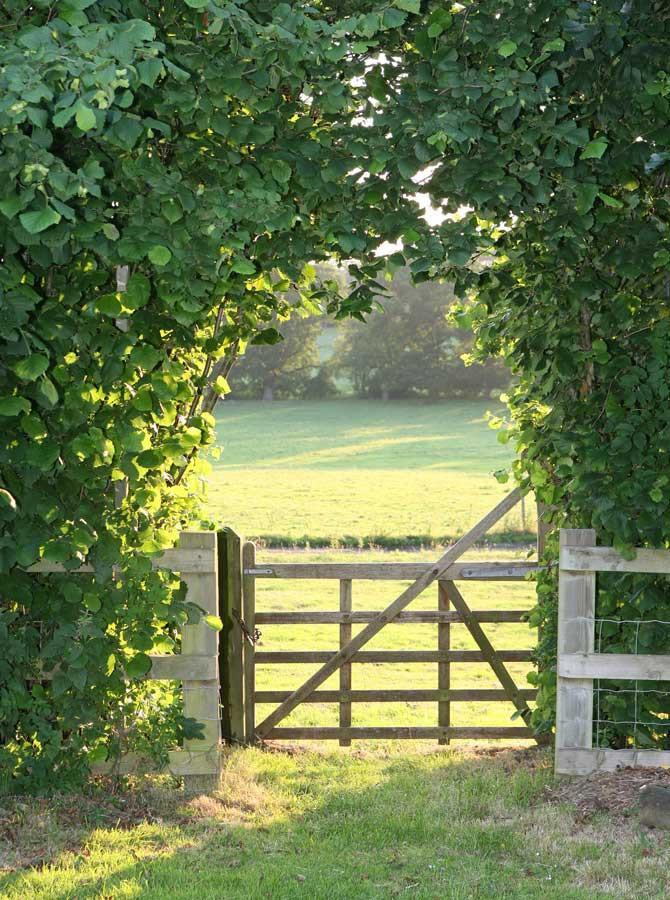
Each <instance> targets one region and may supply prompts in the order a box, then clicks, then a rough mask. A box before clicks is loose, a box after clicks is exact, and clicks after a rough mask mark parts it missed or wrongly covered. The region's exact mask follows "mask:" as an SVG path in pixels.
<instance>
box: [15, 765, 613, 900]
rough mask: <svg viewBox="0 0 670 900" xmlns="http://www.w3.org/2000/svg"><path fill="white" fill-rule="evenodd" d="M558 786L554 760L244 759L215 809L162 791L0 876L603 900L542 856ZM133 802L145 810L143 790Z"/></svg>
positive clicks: (271, 892) (318, 894) (88, 892)
mask: <svg viewBox="0 0 670 900" xmlns="http://www.w3.org/2000/svg"><path fill="white" fill-rule="evenodd" d="M549 780H550V762H549V759H548V756H547V754H546V753H543V752H541V751H538V750H535V749H532V748H531V749H524V750H517V751H514V750H505V751H491V752H480V753H476V754H473V753H467V754H462V753H458V752H451V751H449V750H446V751H444V752H442V753H426V754H421V753H417V754H416V755H403V756H402V757H401V756H396V755H388V756H384V755H380V754H378V753H376V754H374V755H364V754H357V753H355V752H354V753H352V754H343V753H337V754H335V753H329V754H319V753H314V752H306V751H305V752H303V751H298V752H295V753H290V754H287V753H279V752H263V751H259V750H251V751H239V752H236V753H234V754H232V755H231V757H230V759H229V761H228V765H227V768H226V771H225V773H224V778H223V783H222V790H221V791H220V792H219V793H218V794H217V796H216V797H214V798H209V797H201V798H197V799H194V800H192V801H190V802H187V801H185V800H184V799H183V796H180V795H179V794H177V793H176V792H169V791H167V790H163V791H162V792H161V791H156V790H155V789H154V791H153V794H151V793H149V794H146V795H142V796H146V797H147V798H148V799H147V800H146V801H145V802H146V814H145V815H144V816H138V819H137V821H136V822H134V824H131V823H130V822H129V821H127V822H122V823H119V826H120V827H119V826H114V825H113V824H111V827H110V823H108V824H107V827H104V828H102V827H101V825H102V823H101V822H96V823H94V822H90V824H89V825H86V824H84V823H81V827H80V828H79V830H78V831H77V830H76V825H75V828H74V830H71V831H70V839H69V840H68V841H66V843H65V845H64V846H63V847H62V848H61V850H60V852H59V853H57V854H55V856H54V858H53V861H52V863H51V864H46V865H44V866H42V867H41V868H40V869H36V870H34V871H32V872H25V871H24V872H20V873H14V874H12V875H9V876H6V877H5V878H4V879H0V895H1V896H3V897H7V898H21V900H24V898H30V897H48V898H49V900H66V898H68V900H69V898H78V900H79V898H92V897H96V898H102V897H105V898H107V897H109V898H116V897H142V898H148V900H154V898H156V900H157V898H161V900H162V898H184V900H191V898H223V897H225V898H245V900H247V898H253V900H255V898H280V900H284V898H286V900H289V898H290V900H293V898H305V897H308V898H310V900H312V898H314V900H322V898H323V900H326V898H328V900H331V898H336V900H339V898H342V900H345V898H346V900H349V898H359V897H360V898H381V897H395V896H405V895H406V896H411V897H413V898H447V897H448V898H464V900H465V898H487V900H488V898H492V897H515V898H524V897H528V898H535V897H538V898H539V897H543V898H544V897H549V898H561V900H565V898H575V900H576V898H586V897H594V896H605V894H600V893H599V892H597V891H596V892H594V890H593V888H590V889H588V890H582V889H581V888H577V887H573V885H572V883H571V871H570V870H569V869H568V870H567V871H561V870H560V867H559V865H558V863H553V862H551V861H548V860H547V858H546V857H545V856H544V855H543V856H542V857H540V854H539V852H538V851H537V850H536V847H535V844H534V843H533V838H532V834H531V832H532V828H534V827H535V826H532V822H533V821H534V819H535V818H536V815H535V814H536V813H537V812H538V810H541V809H542V792H543V789H544V787H545V785H546V784H547V782H548V781H549ZM152 797H153V799H151V798H152ZM127 803H128V804H130V805H131V806H132V805H133V804H135V805H137V803H138V794H137V792H135V795H134V797H133V795H129V797H128V800H127ZM117 805H118V804H117ZM551 812H552V816H554V817H555V815H557V811H556V808H555V807H554V808H552V810H551ZM52 815H53V813H52ZM550 819H551V817H550ZM70 824H71V827H72V825H73V823H70ZM61 827H62V825H61ZM529 829H530V830H529ZM610 896H611V894H610Z"/></svg>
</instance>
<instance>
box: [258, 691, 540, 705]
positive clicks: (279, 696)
mask: <svg viewBox="0 0 670 900" xmlns="http://www.w3.org/2000/svg"><path fill="white" fill-rule="evenodd" d="M290 693H291V692H290V691H256V692H255V694H254V697H255V700H256V703H281V702H282V700H285V699H286V698H287V697H288V696H290ZM519 694H520V695H521V696H522V697H523V698H524V699H525V700H534V699H535V698H536V696H537V691H535V690H520V691H519ZM508 699H509V697H508V696H507V693H506V691H502V690H499V689H498V688H467V689H462V688H461V689H452V688H447V689H444V690H440V689H439V688H438V689H436V690H432V689H430V688H426V689H423V690H411V689H409V688H400V689H398V690H393V689H390V688H389V689H386V690H373V691H365V690H361V691H343V690H339V691H314V693H313V694H311V695H310V696H309V697H308V698H307V700H305V703H399V702H400V703H403V702H404V703H422V702H426V703H439V702H450V701H451V702H459V701H466V700H467V701H474V702H477V701H479V702H482V703H483V702H490V701H491V700H493V701H496V700H508Z"/></svg>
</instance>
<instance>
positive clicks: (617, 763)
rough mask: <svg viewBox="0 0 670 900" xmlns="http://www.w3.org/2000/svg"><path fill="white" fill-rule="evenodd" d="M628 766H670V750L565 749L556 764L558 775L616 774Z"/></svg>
mask: <svg viewBox="0 0 670 900" xmlns="http://www.w3.org/2000/svg"><path fill="white" fill-rule="evenodd" d="M627 766H649V767H653V768H655V767H656V766H666V767H668V766H670V750H596V749H593V750H587V749H584V748H582V749H577V748H572V749H569V748H564V749H563V750H561V754H560V756H559V758H558V761H557V764H556V774H557V775H591V774H593V773H594V772H616V771H617V769H619V768H621V767H627Z"/></svg>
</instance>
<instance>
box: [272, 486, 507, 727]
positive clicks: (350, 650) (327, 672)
mask: <svg viewBox="0 0 670 900" xmlns="http://www.w3.org/2000/svg"><path fill="white" fill-rule="evenodd" d="M523 493H524V492H523V491H522V490H521V488H515V489H514V490H513V491H512V492H511V493H510V494H508V495H507V496H506V497H505V498H504V499H503V500H501V501H500V503H498V505H497V506H494V508H493V509H492V510H490V511H489V512H488V513H487V514H486V515H485V516H484V517H483V519H481V520H480V521H479V522H478V523H477V524H476V525H475V526H474V527H473V528H471V529H470V531H468V532H467V533H466V534H464V535H463V537H462V538H460V539H459V540H458V541H456V543H455V544H453V545H452V546H451V547H450V548H449V549H448V550H447V551H446V552H445V553H444V554H443V555H442V556H441V557H440V559H439V560H438V561H437V562H436V563H435V565H434V566H433V567H432V568H430V569H429V570H428V571H427V572H425V573H424V574H423V575H421V576H420V577H419V578H417V580H416V581H415V582H414V583H413V584H411V585H410V586H409V587H408V588H406V589H405V590H404V591H403V592H402V593H401V594H400V595H399V596H398V597H396V599H395V600H394V601H393V602H392V603H391V604H389V606H387V607H386V609H385V610H383V611H382V612H380V613H379V615H378V616H376V617H375V619H373V621H372V622H370V624H369V625H366V627H365V628H363V629H362V630H361V631H359V633H358V634H357V635H355V637H353V638H352V639H351V640H350V641H349V643H348V644H345V646H344V647H342V648H341V649H340V650H339V651H338V652H337V653H335V654H334V655H333V656H332V657H331V658H330V659H329V660H328V662H326V663H324V664H323V665H322V666H321V668H320V669H317V671H316V672H315V673H314V674H313V675H312V676H311V677H310V678H308V679H307V681H306V682H305V683H304V684H302V685H301V686H300V687H299V688H297V689H296V690H295V691H293V693H292V694H291V695H290V696H289V697H287V698H286V700H284V702H283V703H280V704H279V706H278V707H277V708H276V709H275V710H273V711H272V712H271V713H270V715H269V716H267V718H265V719H264V720H263V721H262V722H261V723H260V724H259V725H257V726H256V738H257V739H258V740H263V739H264V738H265V737H266V736H267V735H268V734H269V733H270V732H271V731H272V729H273V728H274V727H275V726H276V725H277V724H278V723H279V722H281V721H282V719H285V718H286V717H287V716H288V715H289V713H291V712H292V711H293V710H294V709H295V708H296V706H298V705H299V704H300V703H302V702H303V700H305V699H306V698H307V697H309V696H310V695H311V694H312V693H313V692H314V691H315V690H316V689H317V688H318V687H319V685H321V684H323V682H324V681H325V680H326V679H327V678H329V677H330V676H331V675H332V674H333V672H336V671H337V670H338V669H339V668H340V667H341V666H342V665H344V664H345V663H347V662H349V661H350V660H351V659H352V658H353V657H354V656H355V655H356V653H358V651H359V650H360V649H361V647H364V646H365V644H367V643H368V642H369V641H370V640H372V638H373V637H374V636H375V635H376V634H378V633H379V632H380V631H381V630H382V628H383V627H384V626H385V625H388V623H389V622H392V621H393V619H394V618H395V617H396V616H397V615H398V613H399V612H402V610H403V609H405V607H407V606H409V604H410V603H411V602H412V600H414V599H415V598H416V597H418V596H419V594H421V593H423V591H424V590H425V589H426V588H427V587H428V586H429V585H431V584H433V582H435V581H437V580H438V579H439V578H440V577H441V576H442V575H443V574H444V572H445V571H446V569H447V568H448V567H449V566H451V565H452V564H453V563H454V562H456V560H457V559H459V558H460V557H461V556H462V555H463V554H464V553H465V552H466V551H467V550H469V549H470V547H472V545H473V544H474V543H476V541H478V540H479V538H481V537H482V536H483V535H484V534H486V532H487V531H488V530H489V528H491V526H492V525H495V523H496V522H497V521H498V520H499V519H501V518H502V517H503V516H504V515H505V514H506V513H508V512H509V511H510V510H511V509H513V508H514V507H515V506H516V504H517V503H518V502H519V500H520V499H521V497H522V496H523Z"/></svg>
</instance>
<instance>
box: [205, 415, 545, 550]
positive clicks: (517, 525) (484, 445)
mask: <svg viewBox="0 0 670 900" xmlns="http://www.w3.org/2000/svg"><path fill="white" fill-rule="evenodd" d="M488 410H492V411H494V412H496V413H499V412H500V407H498V406H497V405H496V404H495V403H494V402H493V401H488V402H453V403H444V404H434V405H428V404H427V405H424V404H419V403H400V402H391V403H381V402H373V401H356V400H348V401H328V402H320V403H307V402H304V403H288V402H286V403H265V404H264V403H240V402H234V403H224V404H221V405H220V406H219V410H218V413H217V421H218V426H217V433H218V444H219V446H220V447H221V448H222V451H223V452H222V455H221V459H220V460H219V461H217V462H215V463H214V471H213V473H212V475H211V476H210V477H209V484H208V499H207V515H208V517H209V518H211V519H212V520H213V521H215V522H217V523H219V524H227V525H232V526H233V527H234V528H236V529H237V530H239V531H240V532H242V533H243V534H245V535H246V536H247V537H251V538H257V537H260V538H263V539H265V540H267V541H268V542H269V543H270V544H271V545H272V544H275V545H280V544H282V543H283V544H286V545H289V546H290V545H293V544H296V543H297V544H304V543H308V544H311V545H312V546H340V545H342V544H343V543H344V544H346V545H350V546H357V545H360V546H365V545H367V544H372V545H379V546H403V545H408V544H409V545H416V544H424V545H432V544H433V543H435V542H437V543H440V542H443V541H444V540H447V539H451V538H453V537H455V536H457V535H459V534H462V533H463V532H464V531H465V530H466V529H467V528H468V527H470V526H471V525H472V524H474V522H475V521H476V520H477V519H478V518H479V517H481V516H482V515H483V514H484V513H485V512H486V511H487V510H488V509H489V508H490V507H491V506H493V505H494V504H495V503H496V502H497V501H498V500H499V499H500V498H501V497H502V496H503V495H504V493H505V492H506V491H507V490H509V487H508V486H507V485H501V484H499V483H498V482H497V481H496V480H495V478H494V477H493V474H492V473H493V472H494V471H496V470H498V469H501V468H504V467H505V466H507V465H508V464H509V462H510V459H511V451H510V448H509V446H504V445H502V444H500V443H498V442H497V440H496V434H495V432H494V431H492V430H491V429H490V428H489V427H488V425H487V423H486V418H485V416H486V413H487V411H488ZM526 514H527V518H526V521H525V525H526V529H527V530H532V529H533V528H534V525H535V519H534V510H533V508H532V503H530V502H529V503H527V505H526ZM523 524H524V523H523V522H522V514H521V509H520V507H517V509H515V510H512V512H511V513H509V514H508V516H506V517H505V518H504V519H503V520H502V521H501V522H500V523H499V524H498V525H497V526H495V527H494V529H493V534H494V535H495V534H497V535H499V536H500V535H503V534H505V533H509V532H518V531H520V530H521V529H522V527H523Z"/></svg>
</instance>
